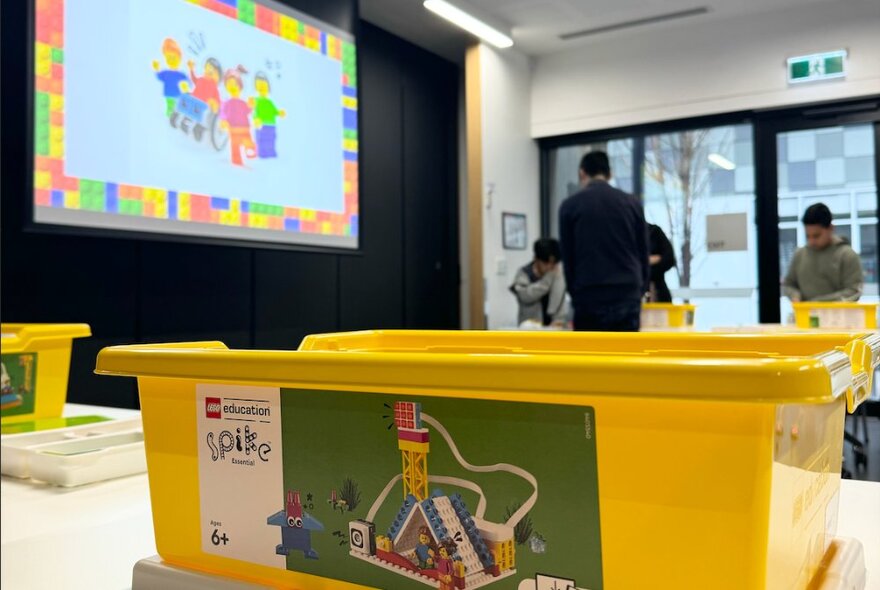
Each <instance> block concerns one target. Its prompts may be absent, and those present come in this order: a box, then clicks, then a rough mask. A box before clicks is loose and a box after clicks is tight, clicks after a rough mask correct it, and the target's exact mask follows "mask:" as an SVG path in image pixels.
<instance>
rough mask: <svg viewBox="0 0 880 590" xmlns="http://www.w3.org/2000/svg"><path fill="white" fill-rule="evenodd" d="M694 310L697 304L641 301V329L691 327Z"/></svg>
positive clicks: (685, 328)
mask: <svg viewBox="0 0 880 590" xmlns="http://www.w3.org/2000/svg"><path fill="white" fill-rule="evenodd" d="M696 310H697V306H695V305H691V304H684V303H643V304H642V329H648V330H653V329H664V328H676V329H681V330H687V329H692V328H693V327H694V313H695V312H696Z"/></svg>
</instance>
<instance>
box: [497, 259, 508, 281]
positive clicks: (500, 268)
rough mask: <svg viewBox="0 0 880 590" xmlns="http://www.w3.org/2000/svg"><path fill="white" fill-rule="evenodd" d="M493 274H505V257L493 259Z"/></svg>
mask: <svg viewBox="0 0 880 590" xmlns="http://www.w3.org/2000/svg"><path fill="white" fill-rule="evenodd" d="M495 274H497V275H498V276H502V277H503V276H506V275H507V258H505V257H504V256H499V257H497V258H496V259H495Z"/></svg>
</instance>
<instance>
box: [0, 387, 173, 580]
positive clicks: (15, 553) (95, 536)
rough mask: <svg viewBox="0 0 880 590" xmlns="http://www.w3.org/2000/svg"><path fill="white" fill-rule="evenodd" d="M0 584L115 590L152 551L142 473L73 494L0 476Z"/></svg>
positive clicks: (74, 410) (86, 410) (75, 408)
mask: <svg viewBox="0 0 880 590" xmlns="http://www.w3.org/2000/svg"><path fill="white" fill-rule="evenodd" d="M91 414H97V415H101V416H107V417H108V418H131V417H134V416H138V415H139V414H140V412H137V411H134V410H120V409H116V408H99V407H92V406H80V405H76V404H68V405H67V406H65V411H64V415H65V416H83V415H91ZM0 512H2V515H3V517H2V519H0V541H2V547H0V551H2V554H3V559H2V561H0V586H2V587H3V588H10V589H13V590H18V589H22V590H30V589H36V590H42V589H44V588H46V589H49V588H65V589H71V590H74V589H79V588H82V589H89V590H101V589H104V588H107V589H112V590H118V589H120V588H129V587H130V586H131V571H132V568H133V567H134V564H135V563H136V562H137V561H138V560H139V559H141V558H143V557H145V556H148V555H153V554H154V553H156V544H155V538H154V536H153V517H152V513H151V511H150V491H149V487H148V485H147V475H146V474H141V475H134V476H131V477H124V478H120V479H116V480H112V481H106V482H102V483H96V484H91V485H86V486H81V487H77V488H57V487H53V486H48V485H44V484H36V483H33V482H31V481H29V480H20V479H15V478H10V477H5V476H3V477H2V484H0Z"/></svg>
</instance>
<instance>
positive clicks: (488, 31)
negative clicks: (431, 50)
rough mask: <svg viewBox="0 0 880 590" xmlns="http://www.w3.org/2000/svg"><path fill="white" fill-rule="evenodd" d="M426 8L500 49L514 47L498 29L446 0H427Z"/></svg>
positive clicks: (507, 36) (507, 37)
mask: <svg viewBox="0 0 880 590" xmlns="http://www.w3.org/2000/svg"><path fill="white" fill-rule="evenodd" d="M424 6H425V8H427V9H428V10H430V11H431V12H433V13H434V14H436V15H438V16H440V17H442V18H445V19H446V20H448V21H449V22H451V23H452V24H454V25H456V26H459V27H461V28H462V29H464V30H465V31H467V32H468V33H471V34H472V35H476V36H477V37H479V38H480V39H482V40H483V41H485V42H487V43H491V44H492V45H494V46H495V47H498V48H499V49H506V48H508V47H512V46H513V39H511V38H510V36H509V35H505V34H504V33H502V32H501V31H499V30H498V29H496V28H494V27H492V26H490V25H487V24H486V23H484V22H483V21H481V20H480V19H478V18H477V17H475V16H473V15H471V14H469V13H467V12H465V11H464V10H462V9H461V8H459V7H457V6H453V5H452V4H450V3H449V2H446V1H445V0H425V2H424Z"/></svg>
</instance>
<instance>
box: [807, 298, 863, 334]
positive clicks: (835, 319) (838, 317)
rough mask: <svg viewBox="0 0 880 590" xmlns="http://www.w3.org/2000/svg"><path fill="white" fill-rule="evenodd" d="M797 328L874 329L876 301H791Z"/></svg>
mask: <svg viewBox="0 0 880 590" xmlns="http://www.w3.org/2000/svg"><path fill="white" fill-rule="evenodd" d="M792 306H793V307H794V321H795V325H796V326H797V327H798V328H823V329H825V328H828V329H833V330H876V329H877V304H876V303H849V302H819V301H807V302H800V303H793V304H792Z"/></svg>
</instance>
